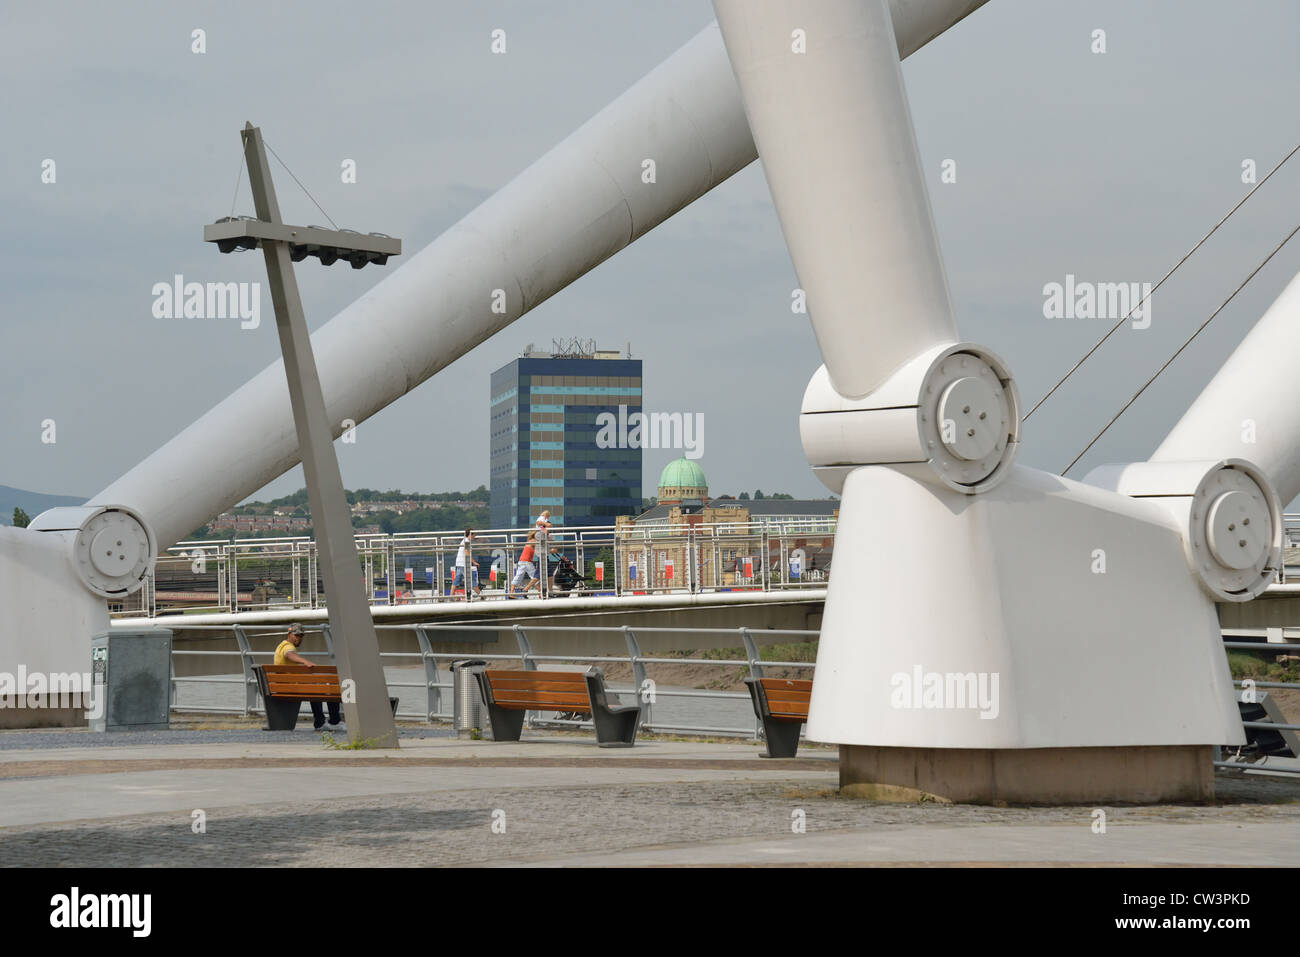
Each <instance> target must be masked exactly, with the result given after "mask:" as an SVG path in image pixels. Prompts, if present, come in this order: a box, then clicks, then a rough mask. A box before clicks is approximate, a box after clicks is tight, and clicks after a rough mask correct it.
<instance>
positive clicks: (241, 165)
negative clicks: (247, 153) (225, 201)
mask: <svg viewBox="0 0 1300 957" xmlns="http://www.w3.org/2000/svg"><path fill="white" fill-rule="evenodd" d="M243 181H244V154H243V153H242V152H241V153H240V154H239V172H238V173H236V174H235V192H234V193H233V194H231V197H230V215H231V216H233V215H235V203H237V202H238V201H239V184H240V183H242V182H243Z"/></svg>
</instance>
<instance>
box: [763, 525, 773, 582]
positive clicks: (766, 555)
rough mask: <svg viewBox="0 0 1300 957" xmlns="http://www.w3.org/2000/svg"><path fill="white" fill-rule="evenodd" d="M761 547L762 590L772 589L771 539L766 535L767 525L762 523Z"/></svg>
mask: <svg viewBox="0 0 1300 957" xmlns="http://www.w3.org/2000/svg"><path fill="white" fill-rule="evenodd" d="M762 548H763V591H771V590H772V574H771V569H770V566H771V564H772V553H771V540H770V538H769V537H768V532H767V525H766V524H764V525H763V531H762Z"/></svg>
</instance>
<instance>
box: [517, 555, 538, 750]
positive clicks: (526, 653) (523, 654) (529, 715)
mask: <svg viewBox="0 0 1300 957" xmlns="http://www.w3.org/2000/svg"><path fill="white" fill-rule="evenodd" d="M533 557H534V558H536V557H537V556H536V555H534V556H533ZM514 632H515V641H517V642H518V643H519V658H520V660H521V661H523V663H524V671H536V670H537V662H535V661H533V646H532V645H531V644H529V642H528V633H527V632H526V631H524V627H523V625H515V627H514ZM538 714H540V712H538V711H525V712H524V724H525V726H527V727H529V728H531V727H532V726H533V720H534V719H535V718H536V716H537V715H538Z"/></svg>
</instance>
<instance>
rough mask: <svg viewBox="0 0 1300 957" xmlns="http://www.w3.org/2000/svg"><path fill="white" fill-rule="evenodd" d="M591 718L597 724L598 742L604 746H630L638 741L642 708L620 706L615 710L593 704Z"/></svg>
mask: <svg viewBox="0 0 1300 957" xmlns="http://www.w3.org/2000/svg"><path fill="white" fill-rule="evenodd" d="M591 720H592V723H593V724H595V725H596V743H597V744H599V745H600V746H601V747H602V748H630V747H632V745H634V744H635V743H636V731H637V727H638V726H639V725H640V724H641V709H640V708H619V709H618V710H617V711H614V710H611V709H609V708H605V707H602V706H601V705H599V704H593V705H592V708H591Z"/></svg>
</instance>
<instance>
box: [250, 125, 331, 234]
mask: <svg viewBox="0 0 1300 957" xmlns="http://www.w3.org/2000/svg"><path fill="white" fill-rule="evenodd" d="M262 142H264V143H266V141H265V140H263V141H262ZM266 148H267V149H268V150H271V155H272V156H274V157H275V158H276V159H277V160H280V165H281V166H283V167H284V171H285V172H286V173H288V174H289V175H290V176H293V181H294V182H295V183H297V184H298V188H299V189H300V190H302V191H303V192H304V193H306V194H307V198H308V199H310V200H311V201H312V202H313V203H316V197H315V196H313V195H312V194H311V191H310V190H309V189H307V187H306V186H304V185H302V180H300V179H299V178H298V177H297V176H294V175H293V170H291V169H289V164H288V163H286V162H285V161H284V160H282V159H280V154H279V153H277V152H276V151H275V150H274V149H273V148H272V147H271V144H270V143H266ZM316 208H317V209H319V210H320V214H321V215H322V216H324V217H325V218H326V219H329V221H330V225H331V226H333V227H334V228H335V229H338V228H339V227H338V224H337V223H336V222H334V220H332V219H330V214H329V213H327V212H325V207H324V206H322V205H321V204H320V203H316Z"/></svg>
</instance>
